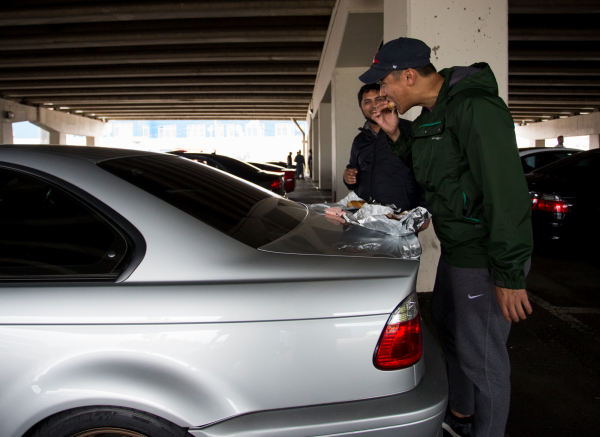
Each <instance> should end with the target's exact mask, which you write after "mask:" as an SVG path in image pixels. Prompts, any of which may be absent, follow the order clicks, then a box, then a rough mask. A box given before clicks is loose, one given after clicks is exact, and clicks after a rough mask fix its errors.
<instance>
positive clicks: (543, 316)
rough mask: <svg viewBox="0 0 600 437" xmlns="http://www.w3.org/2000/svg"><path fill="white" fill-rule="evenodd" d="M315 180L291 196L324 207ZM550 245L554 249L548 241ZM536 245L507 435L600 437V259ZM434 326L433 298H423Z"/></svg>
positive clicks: (587, 252) (581, 249)
mask: <svg viewBox="0 0 600 437" xmlns="http://www.w3.org/2000/svg"><path fill="white" fill-rule="evenodd" d="M330 196H331V192H330V191H328V192H327V191H326V192H321V191H319V190H318V189H317V188H316V185H315V184H314V183H313V182H312V181H310V180H308V179H307V180H305V181H302V180H300V181H298V184H297V188H296V191H294V192H293V193H290V195H289V197H290V199H293V200H296V201H299V202H303V203H316V202H319V203H320V202H324V201H328V200H329V199H330ZM551 243H552V244H551ZM556 243H557V242H544V241H541V242H536V246H535V249H534V253H533V257H532V267H531V272H530V273H529V276H528V278H527V287H528V292H529V294H530V300H531V302H532V306H533V314H531V315H530V316H529V317H528V318H527V320H524V321H520V322H519V323H513V326H512V329H511V333H510V337H509V339H508V344H507V347H508V350H509V354H510V358H511V365H512V376H511V379H512V398H511V410H510V415H509V419H508V424H507V428H506V434H507V436H510V437H520V436H530V437H531V436H544V437H546V436H596V435H600V254H599V253H598V251H597V250H594V249H595V247H597V246H594V245H592V244H590V242H581V243H580V244H571V245H565V244H562V243H558V244H556ZM419 302H420V305H421V313H422V315H423V320H424V322H425V323H426V324H427V325H428V327H429V328H430V330H431V331H432V332H434V333H435V331H434V329H433V327H432V326H431V318H430V314H429V309H430V302H431V293H420V294H419Z"/></svg>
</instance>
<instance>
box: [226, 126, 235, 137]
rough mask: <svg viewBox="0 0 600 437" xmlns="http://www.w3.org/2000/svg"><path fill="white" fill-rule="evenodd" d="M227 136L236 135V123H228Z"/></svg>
mask: <svg viewBox="0 0 600 437" xmlns="http://www.w3.org/2000/svg"><path fill="white" fill-rule="evenodd" d="M227 136H228V137H235V124H228V125H227Z"/></svg>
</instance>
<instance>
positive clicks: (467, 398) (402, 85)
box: [360, 38, 533, 437]
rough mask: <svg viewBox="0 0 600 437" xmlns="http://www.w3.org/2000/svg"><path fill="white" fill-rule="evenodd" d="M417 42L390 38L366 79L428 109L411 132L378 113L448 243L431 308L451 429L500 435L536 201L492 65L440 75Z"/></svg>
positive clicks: (399, 100) (390, 96) (391, 96)
mask: <svg viewBox="0 0 600 437" xmlns="http://www.w3.org/2000/svg"><path fill="white" fill-rule="evenodd" d="M430 52H431V51H430V49H429V47H427V45H426V44H425V43H423V42H422V41H419V40H416V39H411V38H399V39H397V40H393V41H390V42H388V43H387V44H385V45H384V46H382V47H381V49H380V50H379V52H377V54H376V55H375V57H374V59H373V64H372V66H371V68H370V69H369V70H368V71H367V72H366V73H364V74H363V75H362V76H361V77H360V80H361V81H363V82H365V83H373V82H379V83H380V85H381V95H382V96H386V97H387V101H389V102H393V103H394V104H395V105H396V108H397V111H398V112H399V113H400V114H404V113H405V112H406V111H408V110H409V109H410V108H412V107H414V106H422V107H423V110H422V112H421V115H420V116H419V117H418V118H417V119H416V120H415V121H414V122H413V125H412V128H413V132H414V136H413V137H412V138H408V137H407V136H405V135H402V134H401V132H400V130H399V129H398V116H397V115H396V114H394V113H393V111H390V110H389V109H387V103H388V102H387V101H386V102H384V103H381V104H380V105H378V107H377V111H376V112H375V114H374V115H373V119H374V120H375V121H376V122H377V123H378V124H379V126H381V128H382V129H383V130H384V131H385V132H386V133H387V135H388V138H389V139H388V141H389V142H390V145H391V147H392V150H394V153H396V154H397V155H398V156H399V157H400V158H401V159H402V160H404V161H405V162H406V163H407V164H409V165H412V167H413V170H414V173H415V176H416V179H417V181H418V182H419V183H420V184H421V185H422V186H423V187H424V188H425V190H426V193H427V202H428V204H429V207H430V211H431V212H432V215H433V224H434V228H435V231H436V234H437V236H438V238H439V239H440V242H441V246H442V256H441V259H440V262H439V265H438V271H437V277H436V283H435V287H434V292H433V298H432V315H433V319H434V322H435V324H436V327H437V330H438V333H439V338H440V343H441V345H442V349H443V351H444V354H445V356H446V363H447V367H448V381H449V387H450V392H449V409H448V411H447V413H446V417H445V419H444V425H443V426H444V429H445V431H448V432H449V433H450V434H451V435H454V436H456V435H458V436H463V435H471V436H475V437H481V436H490V437H492V436H494V437H495V436H498V437H500V436H504V430H505V427H506V419H507V417H508V409H509V405H510V362H509V358H508V352H507V350H506V341H507V339H508V333H509V331H510V325H511V323H510V322H511V321H514V322H518V321H519V319H520V318H521V319H525V318H526V313H531V311H532V310H531V305H530V304H529V300H528V298H527V293H526V291H525V276H526V274H527V271H528V270H529V260H530V257H531V251H532V248H533V238H532V231H531V220H530V215H531V201H530V198H529V193H528V190H527V185H526V183H525V178H524V175H523V171H522V168H521V164H520V161H519V155H518V151H517V144H516V139H515V132H514V124H513V120H512V117H511V115H510V113H509V111H508V108H507V107H506V104H505V103H504V101H503V100H502V99H501V98H500V97H499V96H498V85H497V83H496V79H495V77H494V74H493V73H492V70H491V69H490V67H489V66H488V65H487V64H485V63H478V64H473V65H472V66H470V67H454V68H449V69H445V70H441V71H440V72H439V73H438V72H436V70H435V68H434V67H433V65H431V63H430V61H429V57H430Z"/></svg>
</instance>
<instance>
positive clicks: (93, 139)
mask: <svg viewBox="0 0 600 437" xmlns="http://www.w3.org/2000/svg"><path fill="white" fill-rule="evenodd" d="M85 145H86V146H95V145H96V137H85Z"/></svg>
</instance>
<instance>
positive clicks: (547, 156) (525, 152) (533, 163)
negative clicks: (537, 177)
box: [519, 147, 581, 174]
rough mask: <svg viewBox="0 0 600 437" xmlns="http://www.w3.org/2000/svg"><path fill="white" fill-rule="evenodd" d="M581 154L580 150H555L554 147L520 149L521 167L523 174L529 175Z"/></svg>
mask: <svg viewBox="0 0 600 437" xmlns="http://www.w3.org/2000/svg"><path fill="white" fill-rule="evenodd" d="M579 152H581V150H580V149H567V148H562V147H561V148H554V147H528V148H524V149H519V156H520V157H521V165H522V166H523V172H524V173H525V174H529V173H531V172H532V171H534V170H536V169H538V168H540V167H543V166H545V165H548V164H552V163H553V162H554V161H558V160H559V159H563V158H566V157H567V156H571V155H573V154H575V153H579Z"/></svg>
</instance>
